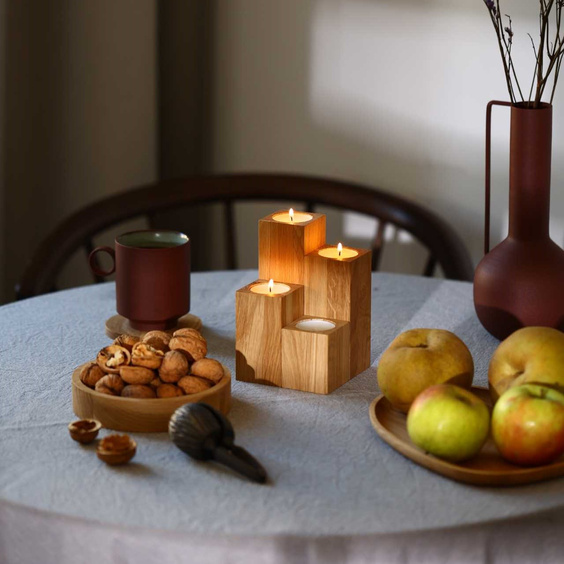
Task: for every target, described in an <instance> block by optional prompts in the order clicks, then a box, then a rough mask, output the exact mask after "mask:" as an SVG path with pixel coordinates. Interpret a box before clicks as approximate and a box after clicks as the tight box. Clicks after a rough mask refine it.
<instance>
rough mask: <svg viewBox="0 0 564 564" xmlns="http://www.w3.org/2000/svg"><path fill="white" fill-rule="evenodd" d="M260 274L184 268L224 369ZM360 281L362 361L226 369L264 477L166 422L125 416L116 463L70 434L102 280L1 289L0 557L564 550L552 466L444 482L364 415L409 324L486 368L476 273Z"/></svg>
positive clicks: (372, 556)
mask: <svg viewBox="0 0 564 564" xmlns="http://www.w3.org/2000/svg"><path fill="white" fill-rule="evenodd" d="M255 278H256V272H254V271H236V272H229V273H227V272H215V273H199V274H193V275H192V310H191V311H192V313H194V314H195V315H198V316H199V317H201V318H202V321H203V329H202V333H203V334H204V335H205V337H206V338H207V340H208V348H209V353H208V355H209V356H210V357H213V358H216V359H218V360H220V361H221V362H223V363H224V364H226V365H227V366H228V367H229V368H230V369H231V370H232V372H233V375H235V374H234V368H235V367H234V356H235V342H234V335H235V305H234V304H235V291H236V290H237V289H238V288H241V287H243V286H245V285H246V284H248V283H249V282H251V281H252V280H254V279H255ZM372 292H373V293H372V362H373V365H372V367H371V368H369V369H368V370H366V371H365V372H364V373H362V374H361V375H359V376H357V377H356V378H354V379H353V380H352V381H350V382H349V383H347V384H346V385H344V386H342V387H341V388H339V389H338V390H336V391H335V392H333V393H332V394H330V395H327V396H322V395H315V394H309V393H303V392H297V391H292V390H284V389H278V388H272V387H267V386H262V385H256V384H249V383H243V382H237V381H236V380H235V378H234V379H233V386H232V393H233V406H232V410H231V412H230V415H229V417H230V419H231V421H232V423H233V425H234V428H235V431H236V434H237V443H238V444H240V445H241V446H244V447H245V448H247V449H248V450H249V451H250V452H251V453H252V454H254V455H255V456H256V457H257V458H258V459H259V460H260V461H261V462H262V464H263V465H264V466H265V468H266V469H267V471H268V474H269V477H270V483H269V484H268V485H257V484H254V483H250V482H248V481H245V480H244V479H242V478H239V477H238V476H237V475H235V474H233V473H231V472H230V471H228V470H226V469H224V468H222V467H219V466H216V465H214V464H211V463H202V462H194V461H193V460H191V459H189V458H188V457H187V456H186V455H185V454H184V453H183V452H181V451H180V450H178V449H177V448H176V447H175V446H173V445H172V443H171V442H170V441H169V439H168V436H167V435H166V434H164V433H162V434H135V435H134V437H135V439H136V440H137V442H138V452H137V455H136V457H135V459H134V460H133V461H132V462H131V463H130V464H128V465H126V466H122V467H108V466H106V465H104V464H103V463H102V462H100V461H99V460H98V459H97V458H96V456H95V453H94V447H93V446H84V447H81V446H79V445H78V444H77V443H75V442H73V441H72V440H71V439H70V438H69V436H68V431H67V424H68V423H69V422H70V421H72V420H73V419H74V418H75V417H74V415H73V412H72V404H71V374H72V371H73V369H74V368H75V367H76V366H78V365H80V364H82V363H84V362H86V361H88V360H90V359H92V358H94V357H95V354H96V353H97V351H98V350H99V349H101V348H102V347H104V346H106V345H107V344H109V340H108V338H107V337H106V336H105V334H104V321H105V320H106V319H107V318H109V317H110V316H112V315H113V314H115V289H114V285H113V284H112V283H108V284H100V285H95V286H88V287H84V288H77V289H73V290H67V291H63V292H59V293H54V294H50V295H46V296H41V297H38V298H33V299H29V300H25V301H23V302H18V303H14V304H9V305H6V306H3V307H1V308H0V335H1V340H0V375H1V377H0V398H1V401H0V562H2V563H4V564H11V563H12V562H14V563H18V564H22V563H27V562H30V563H33V564H38V563H41V564H50V563H57V564H61V563H66V562H69V563H70V562H72V563H73V564H77V563H80V562H97V563H104V562H116V563H117V562H119V563H123V562H143V563H144V562H151V563H152V562H155V563H157V562H159V563H163V562H180V561H182V562H230V563H231V562H260V561H264V562H379V561H382V562H422V561H426V560H428V561H435V560H436V559H438V558H442V559H445V560H448V559H449V558H453V559H454V560H456V561H457V562H465V561H468V562H470V561H472V562H475V561H477V560H478V561H479V560H482V559H483V560H487V561H488V562H498V561H499V562H501V561H510V560H511V559H512V558H516V559H517V560H519V561H520V560H526V559H527V558H529V559H530V561H531V562H534V561H537V562H538V561H541V560H542V561H543V562H551V561H554V562H559V561H561V554H562V550H563V549H564V542H563V541H561V540H560V534H559V531H560V528H561V527H562V524H563V523H564V511H563V510H562V507H563V506H564V495H563V494H564V480H563V479H555V480H550V481H546V482H542V483H537V484H531V485H527V486H520V487H513V488H505V489H504V488H485V487H484V488H479V487H475V486H468V485H464V484H460V483H456V482H453V481H450V480H448V479H446V478H444V477H442V476H439V475H437V474H434V473H432V472H430V471H428V470H426V469H424V468H421V467H419V466H417V465H416V464H414V463H413V462H411V461H409V460H407V459H406V458H404V457H403V456H401V455H400V454H399V453H397V452H396V451H394V450H393V449H392V448H391V447H389V446H388V445H387V444H386V443H384V442H383V441H382V440H381V439H380V438H379V437H378V436H377V434H376V433H375V431H374V430H373V428H372V426H371V424H370V421H369V417H368V406H369V405H370V403H371V401H372V400H373V399H374V397H375V396H376V395H378V386H377V379H376V364H377V360H378V358H379V356H380V355H381V353H382V352H383V351H384V350H385V348H386V347H387V346H388V344H389V343H390V342H391V341H392V339H393V338H394V337H395V336H396V335H397V334H399V333H401V332H402V331H405V330H407V329H410V328H414V327H440V328H444V329H449V330H451V331H453V332H455V333H456V334H457V335H459V336H460V337H461V338H462V339H463V340H464V341H465V342H466V344H467V345H468V347H469V348H470V350H471V352H472V354H473V357H474V361H475V366H476V373H475V378H474V383H475V384H477V385H486V381H487V366H488V362H489V358H490V356H491V354H492V352H493V351H494V350H495V348H496V346H497V344H498V343H497V341H496V340H495V339H494V338H493V337H491V336H490V335H488V334H487V332H486V331H485V330H484V329H483V328H482V327H481V325H480V324H479V322H478V320H477V318H476V316H475V313H474V308H473V304H472V285H471V284H469V283H463V282H453V281H445V280H439V279H428V278H421V277H415V276H401V275H392V274H383V273H376V274H374V275H373V286H372ZM109 432H110V431H107V430H102V435H101V436H103V435H104V434H105V433H106V434H107V433H109ZM447 533H448V534H447ZM533 533H534V536H533V537H531V535H532V534H533ZM552 559H553V560H552Z"/></svg>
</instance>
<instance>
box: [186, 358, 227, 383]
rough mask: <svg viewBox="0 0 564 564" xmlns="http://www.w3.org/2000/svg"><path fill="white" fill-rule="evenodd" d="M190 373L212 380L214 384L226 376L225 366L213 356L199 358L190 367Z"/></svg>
mask: <svg viewBox="0 0 564 564" xmlns="http://www.w3.org/2000/svg"><path fill="white" fill-rule="evenodd" d="M190 374H192V375H193V376H199V377H200V378H205V379H206V380H211V381H212V382H213V383H214V384H217V383H218V382H219V381H220V380H221V379H222V378H223V376H224V372H223V366H221V363H220V362H218V361H217V360H214V359H213V358H202V359H200V360H197V361H196V362H195V363H194V364H193V365H192V367H191V368H190Z"/></svg>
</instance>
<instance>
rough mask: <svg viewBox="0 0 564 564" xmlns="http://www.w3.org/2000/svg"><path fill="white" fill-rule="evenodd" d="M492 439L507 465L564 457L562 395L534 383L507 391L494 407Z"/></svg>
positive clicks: (536, 463) (563, 406) (535, 463)
mask: <svg viewBox="0 0 564 564" xmlns="http://www.w3.org/2000/svg"><path fill="white" fill-rule="evenodd" d="M492 436H493V440H494V442H495V444H496V446H497V448H498V450H499V452H500V454H501V456H503V458H505V459H506V460H508V461H509V462H513V463H514V464H521V465H524V466H538V465H541V464H549V463H550V462H553V461H554V460H556V459H557V458H559V457H560V456H562V455H563V454H564V394H563V393H561V392H559V391H558V390H554V389H552V388H549V387H547V386H537V385H535V384H524V385H523V386H514V387H511V388H509V390H507V391H506V392H505V393H504V394H503V395H502V396H501V397H500V398H499V399H498V400H497V403H496V404H495V406H494V409H493V413H492Z"/></svg>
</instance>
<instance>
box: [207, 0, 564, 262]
mask: <svg viewBox="0 0 564 564" xmlns="http://www.w3.org/2000/svg"><path fill="white" fill-rule="evenodd" d="M506 4H507V2H506ZM214 6H215V10H216V18H215V27H214V34H215V42H214V48H215V54H214V90H213V100H214V103H213V112H212V115H213V120H214V121H213V129H212V131H213V142H212V145H211V149H210V154H211V166H212V168H213V170H217V171H236V170H282V171H302V172H307V173H312V174H321V175H330V176H335V177H341V178H345V179H352V180H357V181H360V182H364V183H367V184H372V185H375V186H380V187H382V188H385V189H388V190H390V191H393V192H395V193H398V194H402V195H405V196H408V197H411V198H413V199H415V200H417V201H418V202H420V203H422V204H425V205H427V206H430V207H431V208H433V209H434V210H436V211H437V212H439V213H440V214H442V215H443V216H444V217H446V218H448V219H449V220H450V221H451V222H452V224H453V225H454V226H455V227H456V228H457V229H458V231H459V232H460V234H461V235H463V237H464V238H465V240H466V242H467V243H468V245H469V247H470V248H471V250H472V254H473V257H474V259H475V260H478V259H479V258H480V256H481V249H482V240H483V236H482V229H483V227H482V226H483V201H484V199H483V184H484V179H483V176H484V175H483V169H484V122H485V106H486V103H487V102H488V101H489V100H490V99H495V98H497V99H506V98H507V94H506V92H505V85H504V79H503V75H502V68H501V62H500V60H499V53H498V51H497V44H496V41H495V37H494V32H493V29H491V24H490V22H489V19H488V14H487V12H486V10H485V7H484V6H483V3H482V2H481V1H476V2H469V1H468V0H404V1H402V2H397V1H392V0H285V1H284V2H278V1H274V0H266V1H265V0H231V1H229V2H223V1H216V2H215V3H214ZM531 8H532V11H531ZM507 9H511V10H512V15H513V18H514V22H517V21H519V24H518V26H519V27H518V29H519V32H520V34H519V36H518V37H516V47H515V49H516V52H517V53H518V54H519V56H520V60H523V59H526V60H524V62H523V64H522V68H523V70H524V71H527V72H529V74H530V72H532V68H533V67H532V65H531V61H530V53H529V52H530V41H529V38H528V37H527V36H526V34H525V31H528V30H530V31H531V32H532V33H534V32H535V30H536V25H537V23H536V19H535V17H534V13H535V11H536V13H538V3H534V2H533V3H531V2H530V0H516V1H515V2H512V3H511V6H508V7H507ZM523 30H525V31H523ZM526 76H527V80H528V76H529V75H526ZM523 80H524V79H523ZM555 106H556V109H555V116H554V120H555V122H554V130H555V137H554V154H553V162H554V168H553V198H552V201H553V214H552V215H553V220H554V221H553V226H552V227H553V235H554V236H555V238H556V240H557V241H558V242H559V243H560V244H562V242H563V237H564V227H563V225H562V224H563V221H564V190H561V189H560V184H561V179H562V178H563V176H564V159H563V158H562V156H563V155H562V153H563V151H564V128H563V127H562V125H563V122H564V109H563V108H564V85H561V87H560V91H559V93H558V95H557V98H556V100H555ZM506 113H507V112H504V110H500V111H499V112H497V113H496V116H495V128H494V163H495V167H494V190H495V193H494V198H493V204H494V213H493V218H492V229H493V231H492V233H493V238H494V239H499V238H500V237H501V235H502V233H503V232H504V229H505V226H506V217H505V211H506V203H507V177H508V174H507V153H508V145H507V143H508V121H507V118H506ZM353 225H354V222H353ZM341 229H342V230H343V231H344V233H345V235H344V236H345V237H347V226H346V225H343V226H341ZM254 236H256V235H255V230H254V228H253V229H250V231H249V233H248V239H247V240H246V241H242V242H241V245H242V246H243V247H244V248H245V249H247V248H252V243H251V242H250V241H251V238H252V237H254ZM392 259H393V260H396V257H393V256H391V255H389V254H388V256H387V259H386V260H387V264H388V265H390V260H392ZM253 261H254V257H251V258H250V259H249V261H248V263H247V264H248V265H249V266H251V265H253V264H254V263H253ZM394 266H401V268H402V269H404V268H405V270H407V271H409V270H410V269H411V265H410V264H405V265H400V264H396V265H394Z"/></svg>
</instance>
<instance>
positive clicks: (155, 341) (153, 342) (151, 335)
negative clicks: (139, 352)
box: [142, 331, 171, 352]
mask: <svg viewBox="0 0 564 564" xmlns="http://www.w3.org/2000/svg"><path fill="white" fill-rule="evenodd" d="M170 339H171V336H170V335H169V334H168V333H166V332H165V331H149V332H148V333H145V336H144V337H143V339H142V342H143V343H147V344H148V345H150V346H152V347H153V348H154V349H158V350H159V351H162V352H167V351H168V350H169V348H168V343H169V342H170Z"/></svg>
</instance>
